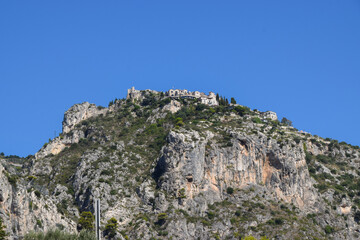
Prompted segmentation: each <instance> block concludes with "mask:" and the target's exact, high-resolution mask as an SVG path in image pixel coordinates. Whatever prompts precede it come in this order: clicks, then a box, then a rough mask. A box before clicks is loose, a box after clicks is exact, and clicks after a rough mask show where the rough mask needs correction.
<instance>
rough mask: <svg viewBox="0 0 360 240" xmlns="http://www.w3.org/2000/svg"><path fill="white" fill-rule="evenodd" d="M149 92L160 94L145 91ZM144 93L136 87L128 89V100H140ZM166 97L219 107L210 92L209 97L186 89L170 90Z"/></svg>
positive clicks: (214, 96)
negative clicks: (196, 101) (198, 100)
mask: <svg viewBox="0 0 360 240" xmlns="http://www.w3.org/2000/svg"><path fill="white" fill-rule="evenodd" d="M145 91H147V92H152V93H158V92H157V91H153V90H145ZM143 92H144V91H140V90H136V89H135V87H132V88H130V89H128V91H127V96H126V99H137V100H138V99H140V98H141V97H142V95H143ZM165 96H167V97H171V98H188V99H200V101H201V103H202V104H206V105H209V106H217V105H219V103H218V101H217V100H216V95H215V93H213V92H209V95H206V94H205V93H202V92H199V91H193V92H190V91H188V90H186V89H184V90H180V89H170V90H169V91H167V92H165Z"/></svg>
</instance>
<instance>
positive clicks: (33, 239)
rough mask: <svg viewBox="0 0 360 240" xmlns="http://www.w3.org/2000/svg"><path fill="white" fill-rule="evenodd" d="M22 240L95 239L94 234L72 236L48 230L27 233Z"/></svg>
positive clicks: (85, 233) (83, 232)
mask: <svg viewBox="0 0 360 240" xmlns="http://www.w3.org/2000/svg"><path fill="white" fill-rule="evenodd" d="M0 239H1V238H0ZM24 240H96V237H95V234H94V233H92V232H88V231H81V232H80V233H79V234H73V233H68V232H64V231H60V230H59V229H56V230H49V231H47V232H45V233H44V232H29V233H27V234H26V235H25V236H24Z"/></svg>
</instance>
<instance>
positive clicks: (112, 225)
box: [105, 218, 118, 239]
mask: <svg viewBox="0 0 360 240" xmlns="http://www.w3.org/2000/svg"><path fill="white" fill-rule="evenodd" d="M117 228H118V222H117V220H116V219H115V218H110V219H109V220H108V221H107V224H106V225H105V236H107V237H108V238H109V239H112V238H113V237H115V235H116V230H117Z"/></svg>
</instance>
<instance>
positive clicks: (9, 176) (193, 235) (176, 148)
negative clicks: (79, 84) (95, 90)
mask: <svg viewBox="0 0 360 240" xmlns="http://www.w3.org/2000/svg"><path fill="white" fill-rule="evenodd" d="M0 161H1V163H0V217H1V219H3V221H4V224H5V225H6V226H7V229H6V230H7V232H8V233H9V234H10V240H13V239H21V237H22V236H23V235H24V234H25V233H27V232H28V231H30V230H36V231H46V230H48V229H50V228H52V227H57V228H61V229H64V230H67V231H70V232H75V231H76V227H77V226H76V222H77V220H78V218H79V216H80V213H81V212H82V211H91V212H93V211H94V208H93V202H94V199H95V198H99V199H100V200H101V219H102V227H103V228H104V227H105V224H106V222H107V220H109V219H110V218H115V219H116V220H117V221H118V225H119V227H118V229H117V230H118V231H117V233H116V237H115V239H151V238H156V239H170V238H171V239H201V240H204V239H239V238H242V237H245V236H246V235H253V236H255V237H257V238H259V237H260V236H263V235H267V236H268V237H270V238H271V239H312V238H319V239H322V238H324V236H327V237H329V238H330V237H331V238H333V239H359V237H360V235H359V234H358V233H359V232H360V227H359V222H360V211H359V210H358V208H360V195H359V193H360V172H359V171H358V169H359V168H360V151H359V147H356V146H351V145H349V144H346V143H339V142H337V141H335V140H331V139H322V138H320V137H317V136H312V135H310V134H307V133H302V132H299V131H298V130H296V129H295V128H293V127H290V126H286V125H284V124H281V123H279V122H278V121H269V120H268V118H264V117H263V116H262V113H261V112H259V111H251V110H250V109H248V108H246V107H243V106H240V105H237V106H233V105H232V106H229V105H222V106H219V107H216V106H213V107H210V106H205V105H203V104H201V102H199V101H197V100H196V99H175V98H173V99H170V98H168V97H166V96H164V94H162V93H159V92H156V91H151V90H145V91H138V90H134V89H133V90H132V91H129V92H128V98H127V99H123V100H115V102H112V103H111V104H109V108H98V107H96V106H95V105H94V104H89V103H83V104H77V105H74V106H73V107H71V108H70V109H69V110H68V111H67V112H66V113H65V116H64V122H63V133H62V134H61V135H60V136H59V137H57V138H55V139H53V140H51V141H50V142H49V143H47V144H45V145H44V147H43V148H42V149H40V151H39V152H38V153H36V154H35V156H34V157H28V158H19V159H18V158H16V159H12V158H11V157H2V158H1V159H0Z"/></svg>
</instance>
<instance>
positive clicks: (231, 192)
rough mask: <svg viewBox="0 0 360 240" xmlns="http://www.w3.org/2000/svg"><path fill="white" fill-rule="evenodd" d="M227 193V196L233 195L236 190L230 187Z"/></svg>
mask: <svg viewBox="0 0 360 240" xmlns="http://www.w3.org/2000/svg"><path fill="white" fill-rule="evenodd" d="M226 193H227V194H233V193H234V189H233V188H232V187H228V188H227V189H226Z"/></svg>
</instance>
